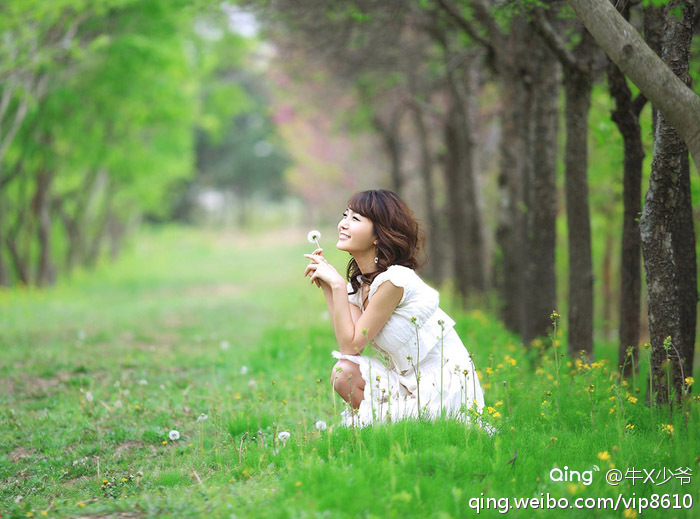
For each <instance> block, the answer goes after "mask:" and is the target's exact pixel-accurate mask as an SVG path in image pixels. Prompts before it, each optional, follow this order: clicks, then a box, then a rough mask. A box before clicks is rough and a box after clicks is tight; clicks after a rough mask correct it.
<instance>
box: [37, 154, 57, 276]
mask: <svg viewBox="0 0 700 519" xmlns="http://www.w3.org/2000/svg"><path fill="white" fill-rule="evenodd" d="M52 180H53V174H52V173H51V172H50V171H49V170H47V169H45V168H42V169H41V170H40V171H39V173H38V174H37V178H36V194H35V196H34V214H35V215H36V218H37V221H38V223H39V225H38V228H37V238H38V240H39V262H38V265H37V275H36V284H37V285H38V286H45V285H52V284H54V283H55V282H56V269H55V267H54V264H53V258H52V257H51V225H52V223H51V211H50V207H51V201H50V197H51V194H50V193H51V182H52Z"/></svg>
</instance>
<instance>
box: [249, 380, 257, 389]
mask: <svg viewBox="0 0 700 519" xmlns="http://www.w3.org/2000/svg"><path fill="white" fill-rule="evenodd" d="M257 385H258V383H257V382H256V381H255V380H253V379H252V378H251V379H250V380H249V381H248V389H255V386H257Z"/></svg>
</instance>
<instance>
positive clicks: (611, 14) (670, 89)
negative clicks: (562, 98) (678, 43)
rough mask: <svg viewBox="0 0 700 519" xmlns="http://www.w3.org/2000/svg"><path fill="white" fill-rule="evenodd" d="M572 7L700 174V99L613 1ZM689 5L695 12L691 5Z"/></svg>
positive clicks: (582, 0)
mask: <svg viewBox="0 0 700 519" xmlns="http://www.w3.org/2000/svg"><path fill="white" fill-rule="evenodd" d="M569 4H570V5H571V7H573V9H574V11H575V12H576V14H577V15H578V17H579V18H580V19H581V21H582V22H583V23H584V25H585V26H586V28H587V29H588V30H589V31H590V32H591V34H592V35H593V37H594V38H595V39H596V41H597V42H598V45H600V46H601V47H602V48H603V49H604V50H605V52H606V53H607V54H608V56H610V58H611V59H612V60H613V61H614V62H615V63H616V64H617V66H618V67H620V70H622V72H624V73H625V75H626V76H627V77H629V78H630V79H631V80H632V82H633V83H634V84H635V85H637V87H638V88H639V90H640V91H641V92H642V93H643V94H644V95H645V96H646V98H647V99H649V100H650V101H651V102H652V103H653V104H654V106H655V107H656V108H658V110H659V111H660V112H661V113H663V114H664V116H665V117H666V120H667V121H668V123H669V124H670V125H671V126H673V127H674V128H675V129H676V131H677V132H678V134H679V135H680V136H681V138H682V139H683V141H684V142H685V144H686V146H688V148H689V149H690V152H691V154H692V155H693V158H694V159H695V167H696V168H697V170H698V173H700V124H698V121H700V97H698V95H697V94H695V93H694V92H693V91H692V90H691V89H690V88H689V87H688V86H687V85H686V84H685V83H683V81H681V80H680V79H679V78H678V77H677V76H676V75H675V74H674V72H673V71H672V70H671V69H670V68H669V67H668V66H667V65H666V64H665V63H664V62H663V60H661V58H659V57H658V56H657V55H656V54H655V53H654V51H653V50H651V49H650V48H649V46H648V45H647V44H646V43H645V42H644V40H643V39H642V37H641V36H640V35H639V33H638V32H637V30H636V29H635V28H634V27H632V25H630V24H629V23H628V22H627V21H626V20H625V19H624V18H623V17H622V15H620V13H618V12H617V10H616V9H615V7H614V6H613V5H612V3H611V2H610V1H609V0H569ZM674 5H675V2H674ZM686 5H688V7H689V8H690V9H691V10H692V8H693V5H692V4H691V3H690V2H688V3H686Z"/></svg>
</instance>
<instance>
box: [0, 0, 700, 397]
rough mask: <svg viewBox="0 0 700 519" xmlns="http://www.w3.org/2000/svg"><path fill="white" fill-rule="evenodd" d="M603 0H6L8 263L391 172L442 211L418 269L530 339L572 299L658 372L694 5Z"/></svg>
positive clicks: (690, 266)
mask: <svg viewBox="0 0 700 519" xmlns="http://www.w3.org/2000/svg"><path fill="white" fill-rule="evenodd" d="M599 1H600V2H603V4H600V5H598V7H599V9H597V10H595V11H594V12H592V13H591V12H588V11H586V10H585V9H584V8H585V5H584V4H585V3H582V2H578V1H571V2H565V1H563V0H562V1H554V2H547V3H542V2H536V1H534V0H514V1H499V0H411V1H399V0H385V1H382V2H376V1H372V0H348V1H345V2H328V1H324V0H294V1H291V0H274V1H268V0H245V1H243V0H242V1H240V2H238V3H237V5H233V4H232V3H226V2H224V3H221V2H218V1H213V0H197V1H194V2H193V1H185V0H169V1H166V0H142V1H136V0H99V1H96V2H89V3H86V2H81V1H79V0H60V1H53V2H48V1H44V0H35V1H32V2H26V1H18V0H8V1H7V2H4V3H3V6H2V7H0V32H1V33H2V38H0V285H6V286H7V285H18V284H21V285H30V284H35V285H48V284H51V283H53V282H54V281H55V280H56V279H57V276H61V275H67V274H69V273H70V272H71V271H72V270H73V269H74V268H76V267H78V266H81V267H89V266H91V265H95V264H96V263H97V262H98V261H99V260H100V258H101V257H103V256H104V255H111V256H113V257H114V256H116V255H118V254H119V251H120V250H121V249H122V247H123V243H124V240H125V239H128V238H129V237H130V236H135V234H134V231H135V230H136V229H137V228H138V225H139V224H140V222H142V221H144V220H147V221H149V222H157V223H166V222H171V221H176V222H185V223H190V224H200V225H216V226H220V227H222V228H225V227H227V226H235V227H237V228H244V229H260V228H263V227H265V226H268V227H271V226H275V225H283V226H284V227H285V228H289V227H290V226H299V225H305V226H312V227H315V228H323V227H324V226H327V227H328V228H333V226H334V225H335V224H336V223H337V220H338V219H339V217H340V213H341V212H342V209H344V204H345V203H346V201H347V199H348V198H349V196H350V195H351V194H352V193H353V192H354V191H357V190H362V189H368V188H377V187H384V188H389V189H393V190H394V191H396V192H397V193H399V194H400V195H401V196H402V197H403V198H404V199H406V200H407V201H408V203H409V205H410V206H411V207H412V208H413V209H414V212H415V213H416V215H417V217H418V218H419V220H420V222H421V225H422V227H423V229H424V230H425V231H427V235H428V240H427V243H426V250H425V254H426V257H427V258H428V259H429V260H430V261H429V262H428V264H427V265H426V267H425V268H424V270H423V271H422V275H424V276H425V277H426V278H428V279H429V280H431V281H432V282H434V283H436V284H442V286H445V287H447V286H451V287H453V289H454V290H452V291H447V293H452V294H454V296H455V297H457V298H459V299H460V301H461V302H462V304H464V305H480V306H489V307H491V308H492V309H494V310H495V311H497V312H498V313H499V315H500V316H501V318H502V320H503V322H504V325H505V326H507V327H508V328H510V329H512V330H514V331H516V332H518V333H519V334H520V336H521V337H522V340H523V343H524V345H525V346H526V347H528V348H531V347H533V345H535V344H541V343H542V341H541V338H542V337H543V336H546V335H547V334H548V333H549V332H550V331H551V327H552V323H551V320H550V314H551V312H552V310H554V309H557V310H559V312H560V313H561V314H562V315H565V316H566V319H567V322H566V323H565V326H564V328H565V330H566V331H567V334H568V340H567V344H568V348H569V354H570V355H571V356H579V355H583V356H584V357H585V359H587V360H590V359H592V358H593V355H594V347H593V344H594V338H595V337H601V338H605V339H612V337H613V336H615V337H617V340H618V342H619V364H620V365H621V366H624V368H623V371H624V372H625V373H626V374H627V373H630V370H631V369H633V367H634V365H635V364H636V363H637V360H638V351H637V348H638V346H639V343H640V342H642V341H646V340H650V342H651V344H652V349H653V352H654V356H655V357H654V358H655V359H656V360H655V364H656V368H657V370H656V371H655V374H654V384H655V385H660V384H663V383H664V380H666V378H665V377H668V376H672V378H673V383H674V386H675V387H676V388H677V389H678V388H680V386H681V385H682V383H683V378H684V377H688V376H690V374H691V373H692V367H693V358H694V342H695V335H696V331H695V323H696V316H697V305H696V303H697V296H698V292H697V277H696V269H697V262H696V250H697V240H696V233H697V230H696V229H695V226H694V221H695V220H696V219H697V216H698V212H697V211H698V210H697V207H698V198H699V197H700V194H699V193H698V179H697V177H696V176H694V175H690V172H691V171H692V170H691V164H692V162H691V160H690V157H689V152H688V145H689V143H690V145H691V150H693V149H695V148H693V146H695V145H696V142H695V136H696V135H697V134H698V128H699V127H700V125H699V124H698V123H697V121H696V122H695V125H693V116H692V114H693V113H695V112H694V110H696V107H697V106H698V103H699V102H700V100H698V95H697V92H698V86H697V85H698V74H699V72H698V71H699V70H700V66H698V65H700V63H699V59H700V58H699V55H700V53H699V52H698V51H699V49H700V43H699V38H698V33H699V32H700V22H699V20H700V15H699V14H698V10H697V9H696V6H695V3H694V2H692V1H688V0H670V1H667V0H629V1H624V2H616V3H610V6H612V8H610V7H609V6H608V2H607V0H599ZM601 6H607V10H604V9H603V8H602V7H601ZM572 8H573V9H572ZM601 13H605V14H604V15H601ZM613 13H615V16H613ZM577 14H578V16H577ZM579 16H580V18H579ZM620 20H622V21H624V20H628V23H629V24H631V25H629V26H628V27H630V30H628V29H624V30H619V29H618V28H619V27H623V26H622V25H620V23H621V22H619V21H620ZM603 27H604V28H605V30H602V28H603ZM625 27H627V26H625ZM589 30H590V32H589ZM637 31H638V33H639V35H638V36H637ZM618 32H619V33H620V34H621V35H623V36H624V34H626V35H627V37H629V38H631V39H629V41H627V40H625V41H626V42H627V43H624V44H620V43H619V41H617V43H615V42H614V41H613V40H610V41H609V40H608V39H605V40H601V34H602V35H611V36H614V35H616V34H618ZM623 33H624V34H623ZM632 36H634V38H632ZM611 41H613V43H611ZM620 49H622V50H620ZM606 53H608V54H609V55H610V57H608V54H606ZM639 56H642V57H643V56H646V57H647V58H649V56H651V57H653V56H658V59H656V58H655V59H656V61H654V62H653V66H652V65H649V66H636V67H635V66H630V63H634V59H637V57H639ZM647 58H644V59H647ZM640 59H641V58H640ZM649 59H650V58H649ZM652 61H653V60H652ZM652 61H647V62H644V63H652ZM664 63H665V65H664ZM654 67H655V68H654ZM625 74H631V75H630V78H631V79H632V80H633V81H634V82H633V81H631V80H630V79H628V78H627V77H626V76H625ZM665 74H673V77H677V78H679V79H678V81H677V84H676V83H674V85H675V86H674V87H673V89H668V90H667V91H666V90H664V89H663V88H661V90H659V87H658V81H659V78H663V77H670V76H665ZM632 76H634V77H632ZM659 92H661V96H660V95H659ZM679 107H680V108H679ZM670 121H676V124H677V125H678V126H679V128H678V130H679V131H678V132H676V128H674V127H673V126H672V124H671V122H670ZM642 197H644V199H643V198H642ZM642 259H643V262H642ZM642 263H643V264H644V267H645V268H644V270H642V268H641V265H642ZM647 316H648V317H647ZM668 336H671V337H672V343H671V346H670V347H669V346H668V344H667V347H666V348H665V347H664V341H665V339H666V337H668ZM667 358H670V359H672V362H671V365H672V369H671V371H670V372H669V370H666V371H664V370H663V361H664V359H667ZM673 359H675V361H673ZM679 366H682V367H683V368H682V369H678V367H679Z"/></svg>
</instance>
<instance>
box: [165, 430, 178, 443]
mask: <svg viewBox="0 0 700 519" xmlns="http://www.w3.org/2000/svg"><path fill="white" fill-rule="evenodd" d="M168 438H170V439H171V440H172V441H175V440H179V439H180V433H179V432H178V431H176V430H175V429H173V430H172V431H170V432H169V433H168Z"/></svg>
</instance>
